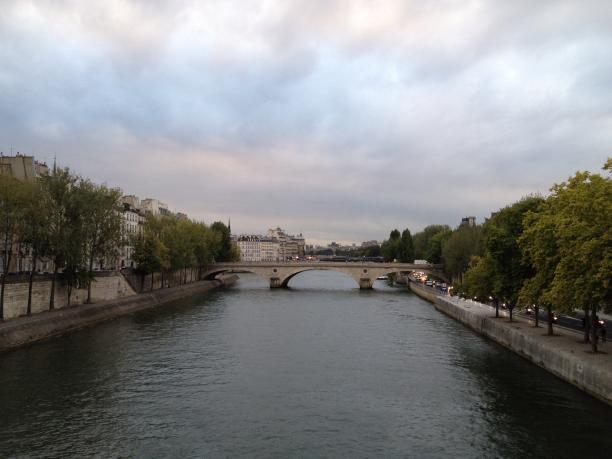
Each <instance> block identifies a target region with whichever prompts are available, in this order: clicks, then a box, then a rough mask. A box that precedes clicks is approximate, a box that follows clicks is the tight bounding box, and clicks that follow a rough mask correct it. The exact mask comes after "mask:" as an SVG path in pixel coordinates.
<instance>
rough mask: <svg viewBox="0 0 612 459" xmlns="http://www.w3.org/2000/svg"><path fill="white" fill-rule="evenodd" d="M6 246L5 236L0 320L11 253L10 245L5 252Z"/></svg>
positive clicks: (0, 288) (2, 316)
mask: <svg viewBox="0 0 612 459" xmlns="http://www.w3.org/2000/svg"><path fill="white" fill-rule="evenodd" d="M7 245H8V237H7V236H5V238H4V257H2V262H3V263H4V266H3V269H4V272H3V273H2V286H1V287H0V320H4V291H5V287H6V278H7V276H8V270H9V267H10V266H11V256H12V253H13V247H12V245H11V246H10V247H9V248H8V250H7Z"/></svg>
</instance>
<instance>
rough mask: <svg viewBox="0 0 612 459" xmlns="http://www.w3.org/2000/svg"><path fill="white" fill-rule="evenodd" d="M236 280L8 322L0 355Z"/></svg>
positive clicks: (2, 326) (2, 327)
mask: <svg viewBox="0 0 612 459" xmlns="http://www.w3.org/2000/svg"><path fill="white" fill-rule="evenodd" d="M237 279H238V276H236V275H226V276H220V277H219V278H217V279H215V280H208V281H198V282H193V283H191V284H185V285H181V286H177V287H171V288H166V289H159V290H154V291H152V292H147V293H141V294H132V295H130V296H124V297H121V298H115V299H111V300H108V301H102V302H99V303H93V304H83V305H78V306H73V307H65V308H61V309H56V310H54V311H45V312H42V313H40V314H36V315H34V316H30V317H19V318H17V319H13V320H9V321H6V322H4V323H0V352H3V351H7V350H10V349H15V348H17V347H21V346H24V345H28V344H31V343H34V342H37V341H41V340H45V339H48V338H52V337H54V336H59V335H63V334H64V333H67V332H70V331H73V330H78V329H81V328H85V327H89V326H92V325H95V324H98V323H100V322H105V321H108V320H112V319H115V318H117V317H120V316H123V315H126V314H131V313H133V312H136V311H140V310H143V309H149V308H154V307H158V306H161V305H164V304H166V303H169V302H172V301H176V300H179V299H181V298H186V297H189V296H193V295H197V294H200V293H203V292H207V291H210V290H213V289H215V288H219V287H227V286H230V285H232V284H234V283H235V282H236V280H237Z"/></svg>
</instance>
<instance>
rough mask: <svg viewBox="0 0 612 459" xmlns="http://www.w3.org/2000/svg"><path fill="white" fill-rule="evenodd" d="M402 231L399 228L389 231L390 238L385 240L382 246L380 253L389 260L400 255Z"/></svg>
mask: <svg viewBox="0 0 612 459" xmlns="http://www.w3.org/2000/svg"><path fill="white" fill-rule="evenodd" d="M401 237H402V235H401V233H400V232H399V230H397V229H394V230H393V231H391V233H389V239H387V240H386V241H384V242H383V243H382V245H381V246H380V253H381V255H382V256H383V257H384V258H385V260H387V261H393V260H396V259H397V258H398V257H399V248H400V240H401Z"/></svg>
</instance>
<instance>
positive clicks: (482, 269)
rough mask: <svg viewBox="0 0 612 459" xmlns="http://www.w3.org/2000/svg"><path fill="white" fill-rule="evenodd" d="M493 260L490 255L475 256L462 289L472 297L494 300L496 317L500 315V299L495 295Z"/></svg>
mask: <svg viewBox="0 0 612 459" xmlns="http://www.w3.org/2000/svg"><path fill="white" fill-rule="evenodd" d="M492 264H493V261H492V260H491V258H490V257H489V256H486V255H485V256H483V257H473V259H472V261H471V263H470V269H468V271H467V272H466V273H465V277H464V281H463V286H462V289H463V290H464V292H465V293H467V294H468V295H469V296H470V298H474V297H475V298H477V299H481V300H485V301H486V300H488V299H490V300H493V302H494V304H495V317H499V299H498V298H496V297H493V296H492V295H493V282H492V276H491V273H492V271H493V267H492Z"/></svg>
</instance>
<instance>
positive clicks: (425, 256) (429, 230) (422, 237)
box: [412, 225, 452, 263]
mask: <svg viewBox="0 0 612 459" xmlns="http://www.w3.org/2000/svg"><path fill="white" fill-rule="evenodd" d="M451 234H452V230H451V229H450V227H449V226H448V225H429V226H427V227H425V229H423V231H421V232H418V233H416V234H415V235H414V236H413V237H412V239H413V241H414V257H415V258H416V259H419V260H427V261H429V262H430V263H440V262H441V260H442V245H443V243H444V242H445V241H446V239H448V238H449V237H450V235H451Z"/></svg>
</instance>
